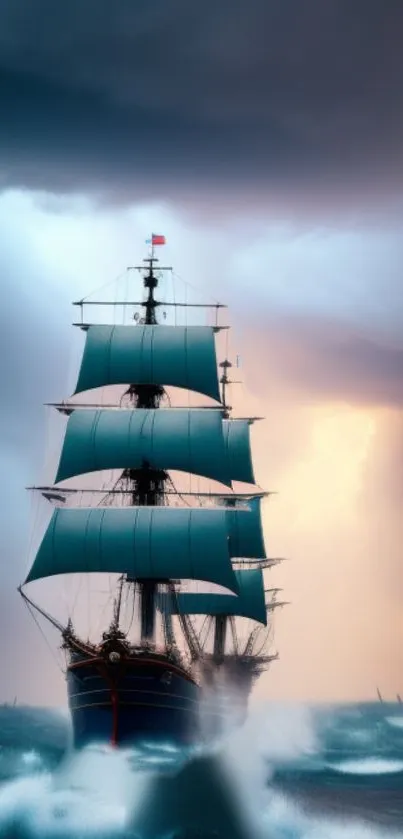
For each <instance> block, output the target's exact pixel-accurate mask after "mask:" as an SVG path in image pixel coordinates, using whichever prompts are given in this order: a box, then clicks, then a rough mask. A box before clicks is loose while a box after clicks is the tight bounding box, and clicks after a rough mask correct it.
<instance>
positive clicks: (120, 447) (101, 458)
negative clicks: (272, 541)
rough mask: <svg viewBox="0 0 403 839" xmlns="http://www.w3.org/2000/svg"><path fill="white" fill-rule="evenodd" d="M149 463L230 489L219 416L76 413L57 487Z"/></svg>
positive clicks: (190, 412)
mask: <svg viewBox="0 0 403 839" xmlns="http://www.w3.org/2000/svg"><path fill="white" fill-rule="evenodd" d="M145 463H147V464H148V465H149V467H150V468H152V469H164V470H169V469H174V470H178V471H181V472H189V473H192V474H195V475H201V476H203V477H205V478H211V479H212V480H216V481H219V482H220V483H223V484H225V485H226V486H231V475H230V473H229V471H228V468H227V457H226V450H225V444H224V437H223V433H222V418H221V413H220V411H214V410H211V411H210V410H197V409H195V410H190V409H189V410H186V409H178V410H175V409H169V408H166V409H165V408H160V409H154V410H147V409H141V408H138V409H137V410H133V411H132V410H125V409H123V410H108V409H105V410H95V411H93V410H80V411H74V413H73V414H72V415H71V416H70V417H69V419H68V422H67V429H66V436H65V439H64V444H63V449H62V454H61V459H60V464H59V468H58V471H57V475H56V483H58V482H59V481H64V480H66V479H67V478H72V477H73V476H76V475H83V474H85V473H87V472H95V471H99V470H104V469H140V468H141V467H142V466H143V465H144V464H145Z"/></svg>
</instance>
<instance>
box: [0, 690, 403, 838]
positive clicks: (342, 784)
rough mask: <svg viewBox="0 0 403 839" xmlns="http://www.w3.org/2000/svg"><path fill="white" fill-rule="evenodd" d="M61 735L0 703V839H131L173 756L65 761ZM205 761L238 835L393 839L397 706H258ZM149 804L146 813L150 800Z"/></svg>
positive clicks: (55, 719) (401, 820) (103, 755)
mask: <svg viewBox="0 0 403 839" xmlns="http://www.w3.org/2000/svg"><path fill="white" fill-rule="evenodd" d="M68 733H69V732H68V719H67V717H66V715H63V714H62V713H59V712H50V711H41V710H40V709H32V708H19V707H16V708H11V707H2V708H0V836H1V837H2V838H3V837H5V839H56V837H57V839H68V838H69V839H70V837H71V839H73V837H75V838H76V839H78V837H85V839H93V837H94V839H95V837H99V839H100V837H106V838H107V839H118V837H121V839H129V837H136V839H137V837H139V836H140V835H141V833H139V830H138V826H137V825H138V819H139V816H140V814H141V810H142V807H143V805H144V801H146V800H147V796H149V795H150V791H151V790H152V789H153V788H154V787H155V781H156V778H157V775H158V772H166V773H167V776H168V777H176V775H175V773H176V772H177V771H178V772H179V771H180V768H181V766H182V765H183V762H184V758H185V756H184V755H183V754H178V753H175V752H174V751H173V750H172V749H168V748H166V749H161V750H160V751H159V752H158V753H157V752H156V751H155V750H154V751H153V750H151V748H149V747H148V748H147V745H145V747H144V749H143V750H142V751H141V752H140V751H136V750H132V751H117V750H112V749H109V748H107V747H103V748H101V747H95V746H94V747H91V748H88V749H86V750H84V751H83V752H81V753H80V754H71V753H69V751H68V750H66V747H67V743H68ZM199 759H200V757H199V756H197V755H196V756H195V757H194V758H191V763H192V760H193V762H194V763H195V764H197V761H199ZM203 759H204V758H203ZM208 759H210V758H208ZM212 760H214V762H215V763H214V765H215V766H218V767H219V771H220V772H221V769H222V771H223V773H224V776H223V777H225V784H226V790H227V793H228V795H227V798H228V800H229V801H230V802H231V806H233V807H234V811H235V812H237V811H238V810H239V812H241V811H242V819H243V826H242V830H243V831H244V832H243V833H242V832H241V833H240V834H239V835H242V836H244V835H246V836H247V837H250V839H273V837H280V839H386V837H393V839H397V837H403V709H402V706H399V705H388V704H383V705H381V704H373V705H368V704H367V705H349V706H343V707H341V706H339V707H322V708H315V707H309V706H298V705H295V706H291V705H290V706H279V705H273V706H271V705H269V706H265V707H260V708H257V709H255V710H253V711H252V712H251V713H250V715H249V717H248V719H247V720H246V722H245V724H244V726H243V727H242V728H241V729H240V730H238V731H237V732H236V733H234V732H232V733H231V732H230V731H227V732H226V733H225V735H224V737H223V739H222V741H221V743H220V744H219V745H217V746H216V748H215V750H214V758H212ZM206 765H207V766H210V765H212V764H208V763H207V764H206ZM186 771H187V770H186ZM192 783H193V782H192ZM193 786H194V789H195V790H196V787H197V784H196V783H194V785H193ZM196 791H197V790H196ZM199 791H200V790H199ZM187 798H188V799H189V794H188V795H187ZM209 800H210V799H209ZM196 804H197V803H196ZM153 806H154V810H155V812H158V808H159V806H161V807H162V806H163V802H162V799H161V802H155V800H154V805H153ZM195 806H196V805H195ZM218 806H219V805H218V804H217V803H215V804H212V809H215V810H217V808H218ZM237 808H238V809H237ZM207 809H208V808H207ZM244 828H246V833H245V829H244ZM213 834H214V835H215V836H216V837H218V836H221V835H224V834H222V833H220V832H217V830H216V831H215V833H214V829H212V831H211V832H210V834H209V835H213ZM153 835H154V834H153ZM162 835H164V836H168V835H173V833H172V832H171V833H170V834H168V833H166V832H165V833H162V834H161V836H162ZM176 835H178V834H176ZM183 835H185V833H183ZM186 835H188V834H186ZM192 835H193V834H192ZM199 835H200V837H202V836H203V829H202V827H201V829H200V834H199ZM228 837H231V839H233V837H234V831H233V829H232V828H230V829H229V830H228Z"/></svg>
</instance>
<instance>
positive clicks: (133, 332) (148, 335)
mask: <svg viewBox="0 0 403 839" xmlns="http://www.w3.org/2000/svg"><path fill="white" fill-rule="evenodd" d="M130 384H134V385H168V386H169V385H171V386H173V387H180V388H186V389H187V390H192V391H195V392H197V393H203V394H205V395H206V396H210V397H211V398H212V399H215V400H217V401H218V402H219V401H220V394H219V385H218V375H217V361H216V350H215V341H214V330H213V328H211V327H208V326H151V325H145V324H144V325H143V324H141V325H138V326H134V325H131V326H130V325H129V326H108V325H102V326H100V325H96V324H94V325H91V326H89V328H88V330H87V335H86V343H85V349H84V355H83V359H82V362H81V368H80V372H79V376H78V382H77V387H76V390H75V393H81V392H82V391H84V390H91V389H92V388H97V387H103V386H105V385H130Z"/></svg>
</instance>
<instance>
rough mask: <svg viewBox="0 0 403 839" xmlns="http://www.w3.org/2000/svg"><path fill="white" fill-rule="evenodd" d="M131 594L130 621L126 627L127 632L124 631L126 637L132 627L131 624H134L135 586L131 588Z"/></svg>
mask: <svg viewBox="0 0 403 839" xmlns="http://www.w3.org/2000/svg"><path fill="white" fill-rule="evenodd" d="M131 593H132V594H133V597H132V598H131V601H132V613H131V615H130V621H129V626H128V627H127V630H126V635H128V634H129V632H130V630H131V628H132V626H133V622H134V609H135V605H136V587H135V586H134V587H133V591H132V592H131ZM126 603H127V600H126Z"/></svg>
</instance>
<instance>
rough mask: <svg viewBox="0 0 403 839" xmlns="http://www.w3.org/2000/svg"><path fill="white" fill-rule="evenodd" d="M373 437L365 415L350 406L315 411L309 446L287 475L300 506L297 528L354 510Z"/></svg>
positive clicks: (372, 430) (371, 427) (365, 413)
mask: <svg viewBox="0 0 403 839" xmlns="http://www.w3.org/2000/svg"><path fill="white" fill-rule="evenodd" d="M374 433H375V421H374V419H373V417H372V416H371V415H370V414H369V413H368V412H367V411H362V410H357V409H355V408H350V407H348V406H331V405H324V406H320V407H317V408H315V410H314V416H313V418H312V431H311V440H310V446H309V448H308V451H307V453H306V455H305V456H304V458H303V460H301V461H300V462H299V464H297V465H296V466H292V468H291V470H290V472H289V473H288V474H286V475H284V479H283V480H284V483H285V484H286V486H287V487H288V488H290V487H293V490H294V491H293V494H294V492H295V491H296V492H297V494H298V497H299V501H300V508H299V509H300V512H299V514H297V518H296V521H295V523H294V524H295V527H296V528H297V527H299V526H305V525H308V524H309V523H312V524H313V523H314V522H315V523H317V522H318V517H319V521H322V520H323V517H326V520H327V521H328V520H329V518H339V517H340V516H343V517H344V516H347V515H349V513H351V512H352V511H353V510H354V501H355V500H356V498H357V496H358V494H359V492H360V489H361V486H362V481H363V466H364V464H365V461H366V458H367V456H368V453H369V450H370V446H371V441H372V438H373V436H374Z"/></svg>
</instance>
